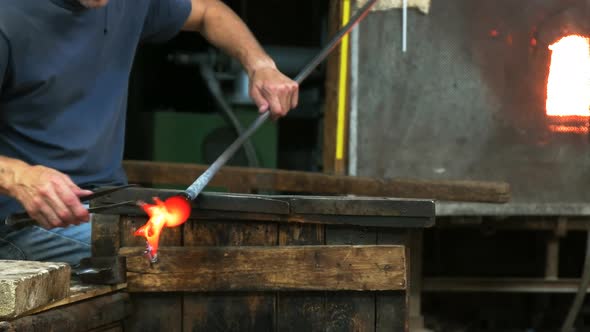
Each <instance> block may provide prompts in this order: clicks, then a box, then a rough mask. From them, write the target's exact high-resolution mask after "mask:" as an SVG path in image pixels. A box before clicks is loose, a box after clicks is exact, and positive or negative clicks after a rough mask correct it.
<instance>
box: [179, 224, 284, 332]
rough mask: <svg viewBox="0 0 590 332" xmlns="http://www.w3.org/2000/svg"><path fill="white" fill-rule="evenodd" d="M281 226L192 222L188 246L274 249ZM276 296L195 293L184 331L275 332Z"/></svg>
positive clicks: (189, 302)
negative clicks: (262, 247)
mask: <svg viewBox="0 0 590 332" xmlns="http://www.w3.org/2000/svg"><path fill="white" fill-rule="evenodd" d="M276 243H277V225H276V224H271V223H251V224H248V225H246V224H242V223H232V222H215V223H213V222H208V221H199V222H195V221H189V222H188V223H187V224H185V228H184V245H185V246H186V247H185V248H187V247H191V246H193V247H196V246H224V245H235V246H273V245H276ZM275 306H276V299H275V295H274V294H269V293H254V292H240V293H232V292H223V293H193V294H188V293H186V294H185V295H184V305H183V307H184V311H183V320H182V321H183V326H184V331H207V332H216V331H219V332H226V331H229V332H231V331H235V332H241V331H272V330H273V329H274V326H275V324H276V323H275Z"/></svg>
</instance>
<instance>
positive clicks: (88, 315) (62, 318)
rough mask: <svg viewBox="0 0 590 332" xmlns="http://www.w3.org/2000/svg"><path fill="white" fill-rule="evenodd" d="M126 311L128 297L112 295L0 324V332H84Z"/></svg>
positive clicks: (107, 323)
mask: <svg viewBox="0 0 590 332" xmlns="http://www.w3.org/2000/svg"><path fill="white" fill-rule="evenodd" d="M130 310H131V306H130V302H129V296H128V295H127V294H125V293H116V294H112V295H105V296H101V297H97V298H94V299H91V300H87V301H83V302H79V303H76V304H74V305H69V306H65V307H62V308H57V309H53V310H49V311H45V312H42V313H39V314H35V315H30V316H25V317H22V318H19V319H16V320H13V321H10V322H2V323H0V331H2V332H4V331H6V332H8V331H29V332H51V331H88V330H92V329H97V328H100V327H103V326H107V325H111V324H113V323H116V322H120V321H122V320H124V319H125V318H126V317H127V316H128V315H129V313H130Z"/></svg>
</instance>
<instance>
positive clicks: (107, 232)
mask: <svg viewBox="0 0 590 332" xmlns="http://www.w3.org/2000/svg"><path fill="white" fill-rule="evenodd" d="M119 219H120V217H119V216H116V215H101V214H96V215H94V216H93V217H92V256H93V257H106V256H116V255H117V252H118V251H119V247H120V246H121V239H120V237H119Z"/></svg>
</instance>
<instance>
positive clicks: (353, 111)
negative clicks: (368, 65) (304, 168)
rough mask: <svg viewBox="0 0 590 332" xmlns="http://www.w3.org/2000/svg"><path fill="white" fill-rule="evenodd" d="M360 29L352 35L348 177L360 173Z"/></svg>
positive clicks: (353, 30)
mask: <svg viewBox="0 0 590 332" xmlns="http://www.w3.org/2000/svg"><path fill="white" fill-rule="evenodd" d="M358 90H359V27H358V26H357V27H355V28H354V29H352V32H351V33H350V121H349V128H348V130H349V131H350V134H349V135H348V136H349V142H348V175H350V176H357V171H358V110H359V108H358V106H359V105H358V95H359V91H358Z"/></svg>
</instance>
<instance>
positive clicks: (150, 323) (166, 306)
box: [120, 217, 183, 332]
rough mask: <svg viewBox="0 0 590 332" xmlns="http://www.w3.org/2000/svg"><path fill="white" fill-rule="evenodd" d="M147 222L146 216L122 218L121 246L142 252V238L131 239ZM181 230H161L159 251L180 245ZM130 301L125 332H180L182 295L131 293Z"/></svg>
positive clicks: (143, 241)
mask: <svg viewBox="0 0 590 332" xmlns="http://www.w3.org/2000/svg"><path fill="white" fill-rule="evenodd" d="M146 222H147V217H122V221H121V227H120V231H121V234H120V237H121V246H127V247H133V246H136V247H137V249H138V250H145V247H146V245H145V239H143V238H141V237H137V236H134V235H133V233H134V232H135V231H136V230H137V229H138V228H139V227H141V226H142V225H143V224H145V223H146ZM182 227H183V226H180V227H176V228H166V229H164V230H163V231H162V235H161V237H160V248H162V247H166V246H179V245H181V244H182ZM144 259H146V258H145V257H144ZM128 277H129V275H128ZM131 300H132V302H133V311H132V313H131V316H130V318H129V319H128V320H127V321H126V322H125V331H131V332H145V331H154V332H156V331H167V332H168V331H169V332H180V331H182V295H179V294H162V293H141V294H131Z"/></svg>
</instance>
